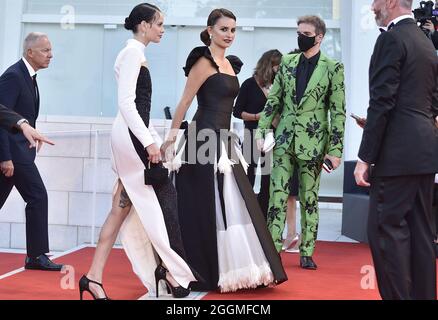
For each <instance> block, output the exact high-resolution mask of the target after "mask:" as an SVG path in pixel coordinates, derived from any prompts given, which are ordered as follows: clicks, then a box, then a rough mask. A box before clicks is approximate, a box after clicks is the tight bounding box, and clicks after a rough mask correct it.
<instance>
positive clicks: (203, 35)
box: [201, 9, 237, 47]
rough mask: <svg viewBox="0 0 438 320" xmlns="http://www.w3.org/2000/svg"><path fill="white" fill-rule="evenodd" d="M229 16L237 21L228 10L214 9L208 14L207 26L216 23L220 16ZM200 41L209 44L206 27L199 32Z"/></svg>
mask: <svg viewBox="0 0 438 320" xmlns="http://www.w3.org/2000/svg"><path fill="white" fill-rule="evenodd" d="M222 17H226V18H230V19H233V20H234V21H237V19H236V16H235V15H234V13H232V12H231V11H230V10H227V9H214V10H213V11H212V12H211V13H210V15H209V16H208V20H207V26H209V27H213V26H214V25H216V23H217V21H218V20H219V19H220V18H222ZM201 41H202V42H204V44H205V45H206V46H207V47H208V46H210V45H211V39H210V34H209V33H208V29H205V30H204V31H202V32H201Z"/></svg>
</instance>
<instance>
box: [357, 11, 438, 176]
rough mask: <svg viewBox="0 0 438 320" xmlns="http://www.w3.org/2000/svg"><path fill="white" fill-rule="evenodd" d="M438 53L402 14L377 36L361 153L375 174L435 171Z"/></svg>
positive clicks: (437, 157) (437, 168)
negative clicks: (395, 22)
mask: <svg viewBox="0 0 438 320" xmlns="http://www.w3.org/2000/svg"><path fill="white" fill-rule="evenodd" d="M437 77H438V57H437V55H436V52H435V49H434V47H433V45H432V42H431V41H430V39H428V38H427V37H426V36H425V34H424V33H423V32H422V31H421V30H420V28H419V27H418V26H417V25H416V23H415V22H414V20H412V19H404V20H402V21H400V22H399V23H397V24H396V25H395V26H394V27H393V28H392V29H391V30H390V31H388V32H384V33H382V34H381V35H380V36H379V38H378V39H377V42H376V45H375V48H374V53H373V56H372V58H371V64H370V80H369V81H370V103H369V109H368V117H367V124H366V126H365V129H364V133H363V137H362V144H361V146H360V150H359V158H360V159H361V160H363V161H365V162H367V163H370V164H375V168H374V170H373V175H375V176H403V175H421V174H431V173H435V172H438V129H437V128H436V127H435V125H434V123H435V121H434V118H435V116H437V115H438V81H437V80H438V79H437Z"/></svg>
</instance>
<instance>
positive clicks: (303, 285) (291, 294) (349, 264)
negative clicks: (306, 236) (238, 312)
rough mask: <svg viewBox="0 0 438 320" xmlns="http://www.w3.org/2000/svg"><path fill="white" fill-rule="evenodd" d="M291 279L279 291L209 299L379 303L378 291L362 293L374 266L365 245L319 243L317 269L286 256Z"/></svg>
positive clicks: (294, 255)
mask: <svg viewBox="0 0 438 320" xmlns="http://www.w3.org/2000/svg"><path fill="white" fill-rule="evenodd" d="M282 260H283V265H284V267H285V269H286V273H287V275H288V277H289V280H288V281H287V282H285V283H283V284H281V285H280V286H278V287H276V288H269V289H258V290H248V291H243V292H237V293H232V294H218V293H211V294H208V295H207V296H206V297H205V298H204V299H206V300H225V299H230V300H239V299H245V300H247V299H256V300H376V299H380V295H379V293H378V290H377V288H376V289H374V290H363V289H362V288H361V280H362V277H364V274H361V273H360V272H361V269H362V267H363V266H367V265H372V259H371V254H370V251H369V249H368V246H366V245H363V244H350V243H333V242H318V246H317V249H316V252H315V256H314V260H315V262H316V264H317V265H318V270H316V271H311V270H303V269H301V268H300V267H299V255H298V254H290V253H283V254H282Z"/></svg>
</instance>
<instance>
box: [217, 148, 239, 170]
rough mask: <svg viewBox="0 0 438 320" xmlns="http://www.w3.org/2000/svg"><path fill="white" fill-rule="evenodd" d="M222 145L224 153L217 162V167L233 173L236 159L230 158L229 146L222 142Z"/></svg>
mask: <svg viewBox="0 0 438 320" xmlns="http://www.w3.org/2000/svg"><path fill="white" fill-rule="evenodd" d="M221 145H222V146H221V149H222V152H221V153H222V155H221V157H220V158H219V161H218V163H217V168H218V170H219V172H220V173H232V172H233V166H234V165H235V164H236V162H235V161H234V160H230V159H228V155H227V148H226V147H225V143H223V142H222V143H221Z"/></svg>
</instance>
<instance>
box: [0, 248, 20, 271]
mask: <svg viewBox="0 0 438 320" xmlns="http://www.w3.org/2000/svg"><path fill="white" fill-rule="evenodd" d="M25 257H26V255H24V254H16V253H0V275H2V274H5V273H8V272H11V271H14V270H16V269H19V268H21V267H24V259H25Z"/></svg>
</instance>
